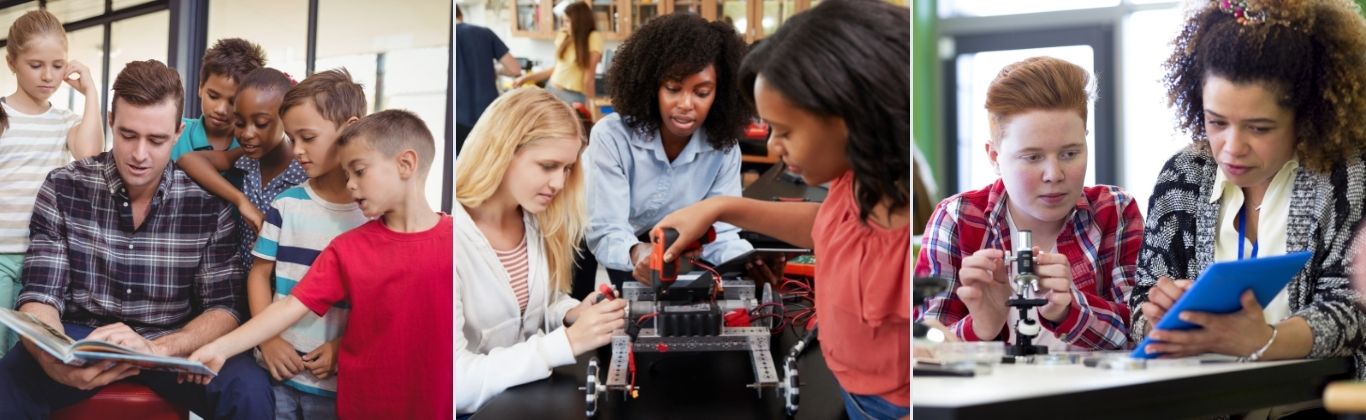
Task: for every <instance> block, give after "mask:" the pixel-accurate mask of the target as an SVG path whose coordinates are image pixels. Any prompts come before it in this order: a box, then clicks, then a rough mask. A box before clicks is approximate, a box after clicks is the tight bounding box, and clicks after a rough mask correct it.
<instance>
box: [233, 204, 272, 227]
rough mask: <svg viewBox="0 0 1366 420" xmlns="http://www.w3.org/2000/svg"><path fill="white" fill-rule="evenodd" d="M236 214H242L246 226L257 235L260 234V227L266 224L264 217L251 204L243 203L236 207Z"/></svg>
mask: <svg viewBox="0 0 1366 420" xmlns="http://www.w3.org/2000/svg"><path fill="white" fill-rule="evenodd" d="M237 212H238V213H241V214H242V220H246V221H247V226H251V230H252V231H253V232H256V233H257V234H258V235H259V234H260V233H261V225H262V224H264V223H265V222H266V215H265V214H264V213H261V210H260V209H257V208H256V205H254V204H251V202H247V201H244V202H242V204H239V205H238V206H237Z"/></svg>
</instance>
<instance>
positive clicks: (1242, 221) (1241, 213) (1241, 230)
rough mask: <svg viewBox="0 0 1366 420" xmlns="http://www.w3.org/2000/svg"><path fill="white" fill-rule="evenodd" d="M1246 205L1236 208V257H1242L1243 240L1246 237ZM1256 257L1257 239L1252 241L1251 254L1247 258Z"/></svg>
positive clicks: (1244, 240) (1240, 258)
mask: <svg viewBox="0 0 1366 420" xmlns="http://www.w3.org/2000/svg"><path fill="white" fill-rule="evenodd" d="M1246 213H1247V206H1243V208H1240V209H1238V259H1239V260H1242V259H1243V242H1246V238H1247V233H1246V232H1247V216H1246ZM1255 258H1257V241H1252V256H1251V257H1249V258H1248V259H1255Z"/></svg>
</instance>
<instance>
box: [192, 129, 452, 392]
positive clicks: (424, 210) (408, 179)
mask: <svg viewBox="0 0 1366 420" xmlns="http://www.w3.org/2000/svg"><path fill="white" fill-rule="evenodd" d="M337 144H338V145H340V146H341V152H340V153H341V155H340V157H341V162H342V166H343V168H345V170H346V173H347V175H348V176H349V178H350V180H349V181H347V188H348V189H349V190H351V195H352V197H353V198H355V199H356V202H357V203H358V204H359V205H360V208H361V211H362V212H363V213H364V214H365V216H366V217H375V218H376V219H374V220H371V221H370V222H367V223H366V224H364V225H361V226H360V227H357V228H355V229H352V230H350V231H348V232H346V233H343V234H341V235H340V236H337V238H336V239H334V240H332V243H331V244H329V245H328V246H327V248H326V249H324V250H323V252H322V255H320V256H318V259H317V260H315V261H314V263H313V266H312V268H310V269H309V271H308V274H307V275H305V276H304V278H303V280H302V281H301V282H300V283H299V284H298V286H296V287H295V288H294V289H293V290H292V291H291V292H290V293H291V294H290V296H289V298H287V299H285V300H280V301H276V302H275V303H273V304H271V305H270V306H269V307H268V308H266V310H265V311H262V312H261V313H260V314H257V315H256V316H255V317H254V318H252V320H251V321H249V322H247V323H246V324H244V325H242V327H240V328H238V329H236V330H234V331H233V332H231V333H229V334H227V335H225V336H223V337H220V338H219V339H217V340H214V341H213V342H211V343H209V344H207V345H205V346H204V347H201V348H200V349H199V350H198V351H195V352H194V354H192V355H190V359H191V360H196V361H200V362H203V363H204V364H205V365H207V366H208V367H209V368H210V369H214V370H217V369H219V368H221V367H222V366H223V361H224V360H225V359H227V358H228V357H231V356H232V355H235V354H237V353H240V352H243V351H246V350H248V349H250V348H252V347H255V346H257V345H259V344H260V343H261V342H262V341H265V340H267V339H269V338H271V337H275V336H276V335H278V334H280V332H282V331H284V330H285V329H286V328H288V327H289V326H290V325H293V324H294V323H295V322H298V320H299V319H300V318H302V317H303V316H304V315H305V314H307V313H308V312H309V311H312V312H313V313H316V314H319V315H321V314H323V313H325V312H326V311H327V309H328V308H331V307H332V305H333V304H335V303H337V302H340V301H347V302H349V304H350V307H351V316H350V317H349V319H348V323H347V327H346V331H345V332H344V333H342V339H341V349H340V350H341V355H340V358H339V360H338V365H337V414H338V416H339V417H341V418H423V419H431V418H447V419H449V418H453V417H454V415H455V413H454V408H455V401H454V400H453V399H452V397H451V395H452V388H451V387H452V375H451V372H452V370H453V369H452V360H453V358H452V356H451V355H452V353H451V342H452V335H451V334H452V325H453V323H452V319H451V306H452V305H451V298H450V296H451V294H452V289H451V287H452V285H451V278H453V277H454V270H453V268H452V265H451V247H452V241H453V236H452V233H451V232H452V231H451V217H450V216H449V215H445V214H441V213H435V212H432V211H431V210H430V209H431V206H430V205H429V204H428V203H427V200H426V196H425V194H424V191H425V188H424V186H423V184H424V182H425V180H426V176H427V171H428V169H429V168H431V163H432V159H433V156H434V155H435V144H434V142H433V140H432V136H431V132H430V131H428V130H427V127H426V125H425V124H423V123H422V120H420V119H418V117H417V116H415V115H413V114H412V113H410V112H407V111H399V110H388V111H381V112H378V113H375V114H373V115H370V116H367V117H365V118H362V119H361V120H360V121H358V122H356V123H355V124H353V125H351V126H350V127H347V128H346V130H345V131H343V132H342V134H341V135H340V137H339V138H338V139H337ZM186 379H188V380H191V381H194V382H198V383H201V384H206V383H208V381H209V380H210V378H207V377H203V376H193V377H188V378H186Z"/></svg>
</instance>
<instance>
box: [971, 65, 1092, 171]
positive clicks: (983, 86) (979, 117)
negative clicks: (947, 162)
mask: <svg viewBox="0 0 1366 420" xmlns="http://www.w3.org/2000/svg"><path fill="white" fill-rule="evenodd" d="M1041 55H1046V56H1052V57H1057V58H1060V59H1063V60H1067V61H1069V62H1072V63H1074V64H1076V65H1078V66H1081V67H1082V68H1084V69H1086V71H1087V72H1088V73H1090V74H1092V75H1094V74H1095V59H1094V56H1095V53H1094V51H1092V50H1091V47H1090V46H1086V45H1073V46H1065V47H1050V48H1033V49H1024V50H1004V51H987V52H980V53H976V54H962V55H959V56H958V86H957V94H956V95H957V97H958V113H957V115H958V139H957V147H958V189H959V190H960V191H967V190H972V189H978V188H982V187H985V186H987V185H990V184H991V183H992V182H995V181H996V178H998V176H997V174H996V171H995V169H994V168H993V167H992V165H991V160H990V159H989V158H988V157H987V154H986V151H985V149H984V148H983V146H982V145H984V144H986V143H987V141H988V140H990V139H991V132H990V128H989V127H990V118H989V116H988V114H987V110H986V108H985V107H984V105H983V104H986V102H987V86H989V85H990V84H991V81H992V80H993V79H995V78H996V75H997V74H998V73H1000V71H1001V68H1003V67H1005V66H1006V65H1008V64H1010V63H1014V62H1017V61H1020V60H1023V59H1026V58H1029V57H1034V56H1041ZM1087 115H1091V116H1092V118H1087V120H1086V147H1087V154H1086V180H1085V183H1086V185H1090V184H1092V183H1094V182H1095V179H1096V152H1095V150H1096V147H1095V143H1096V142H1095V134H1093V133H1095V131H1096V130H1095V126H1096V124H1095V118H1094V116H1095V115H1096V112H1095V104H1094V103H1091V104H1088V105H1087ZM945 195H948V194H945Z"/></svg>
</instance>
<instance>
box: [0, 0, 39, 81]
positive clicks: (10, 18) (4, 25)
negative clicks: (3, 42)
mask: <svg viewBox="0 0 1366 420" xmlns="http://www.w3.org/2000/svg"><path fill="white" fill-rule="evenodd" d="M30 10H38V2H33V1H31V2H28V3H25V4H24V5H23V6H10V7H7V8H5V9H4V10H0V38H9V27H10V26H14V21H16V20H19V17H20V16H23V15H24V13H28V12H29V11H30ZM13 77H14V76H10V78H11V79H10V80H13Z"/></svg>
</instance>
